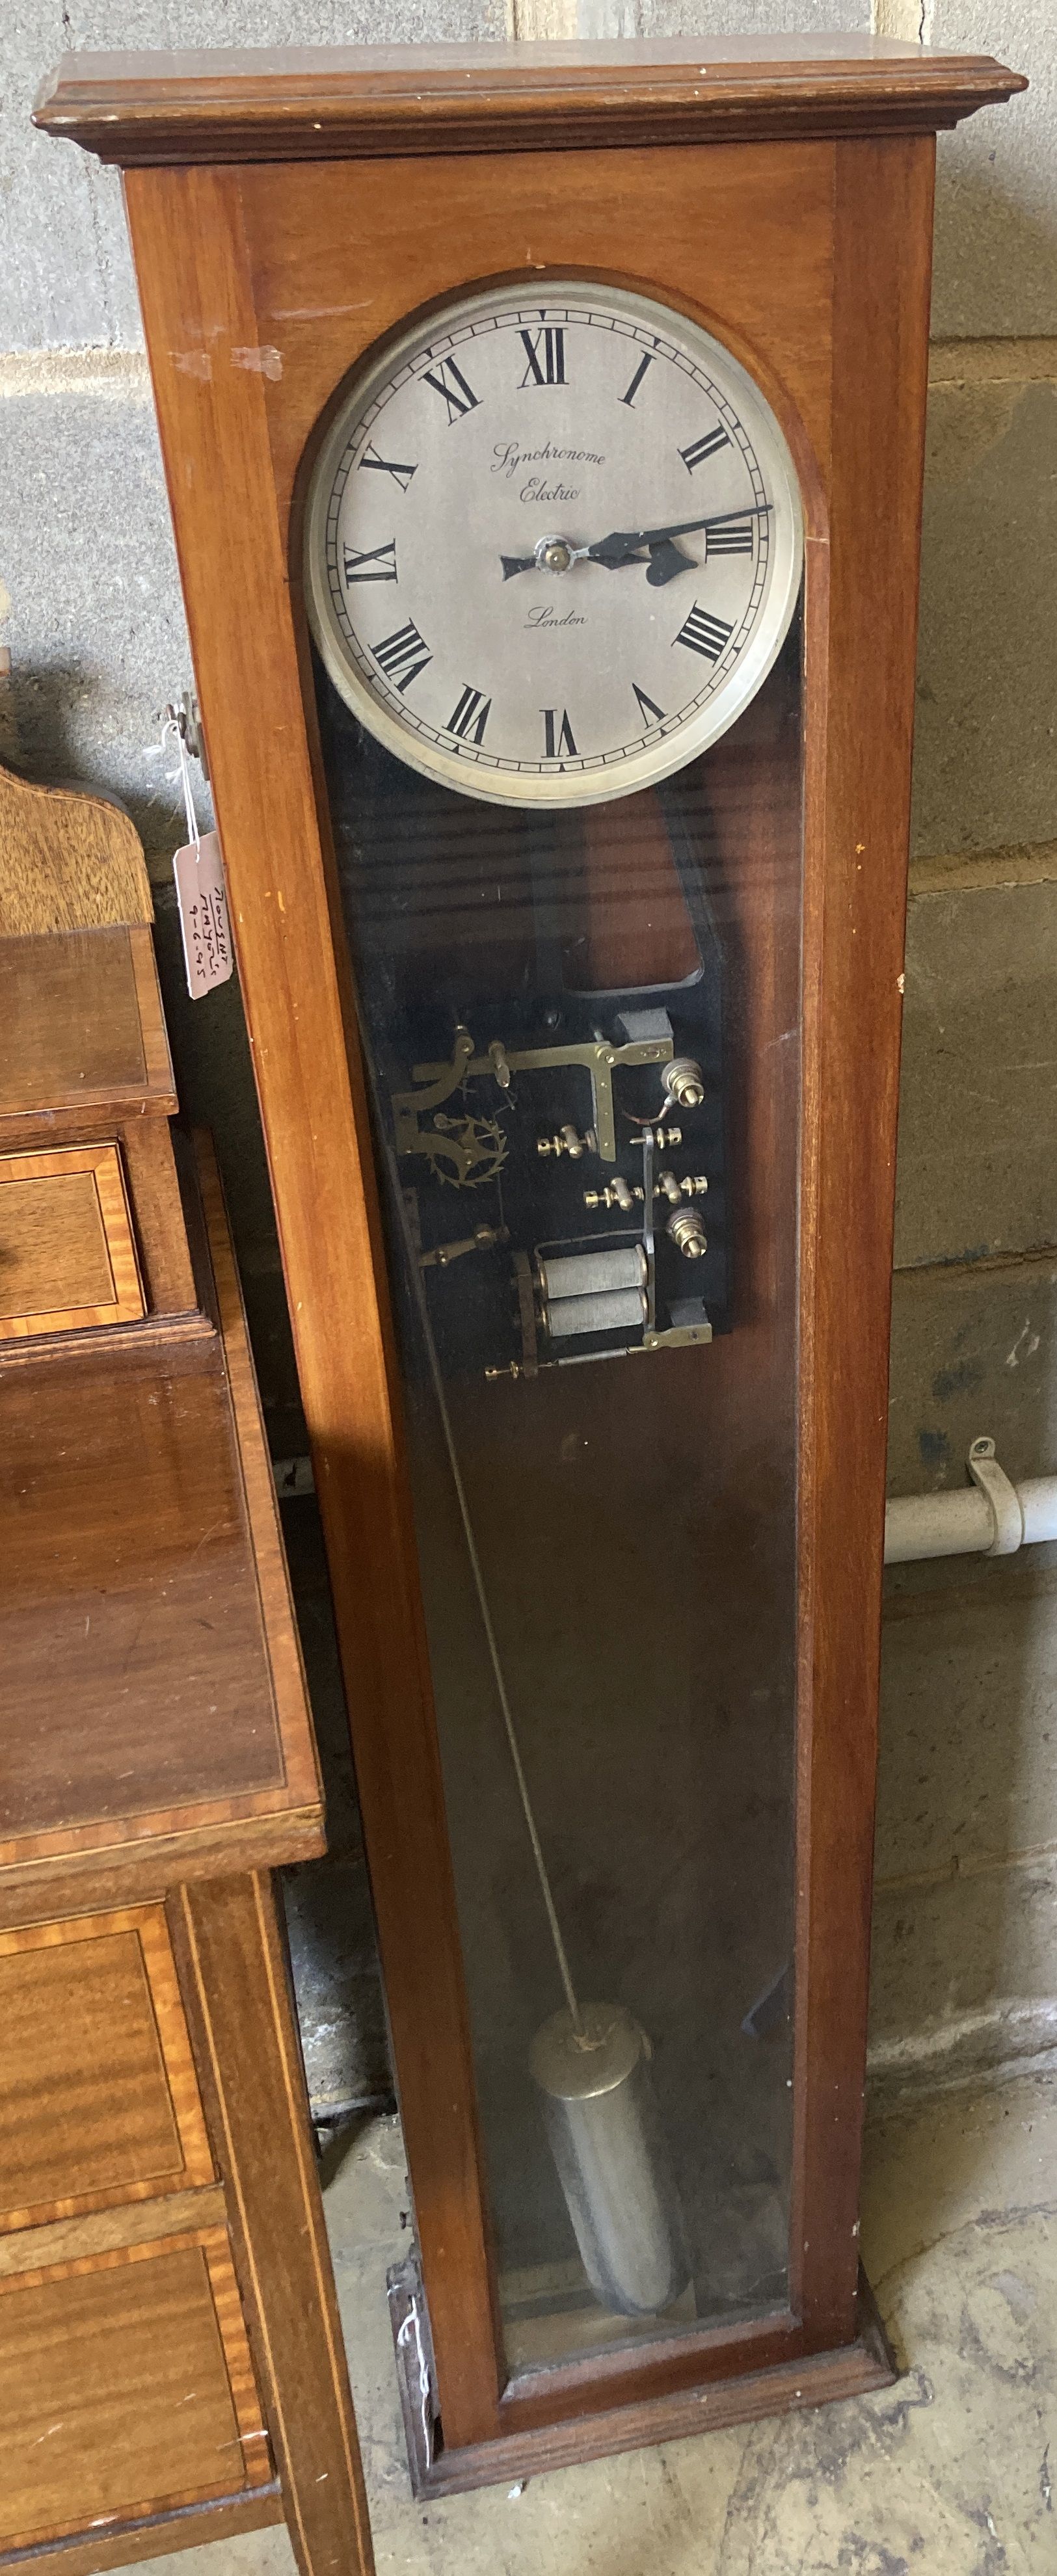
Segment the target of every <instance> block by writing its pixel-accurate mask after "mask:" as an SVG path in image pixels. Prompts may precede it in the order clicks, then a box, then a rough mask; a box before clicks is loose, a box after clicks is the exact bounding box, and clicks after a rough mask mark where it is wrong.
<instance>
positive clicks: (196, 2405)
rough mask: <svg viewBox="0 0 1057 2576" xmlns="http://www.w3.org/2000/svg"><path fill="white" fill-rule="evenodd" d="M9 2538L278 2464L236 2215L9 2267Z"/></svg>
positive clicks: (168, 2504) (149, 2507)
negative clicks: (230, 2228)
mask: <svg viewBox="0 0 1057 2576" xmlns="http://www.w3.org/2000/svg"><path fill="white" fill-rule="evenodd" d="M0 2424H2V2425H3V2440H2V2443H0V2540H2V2542H3V2544H4V2547H5V2549H12V2548H17V2547H19V2546H23V2545H28V2546H31V2545H32V2544H33V2543H34V2542H35V2541H40V2540H42V2539H44V2538H60V2537H62V2536H63V2535H64V2534H66V2533H71V2532H76V2531H81V2530H86V2529H88V2528H89V2527H93V2529H94V2533H95V2536H97V2537H98V2533H99V2525H100V2524H102V2523H107V2522H110V2521H112V2520H122V2521H124V2520H126V2519H128V2520H131V2519H135V2518H138V2517H139V2516H141V2515H144V2514H150V2513H158V2512H162V2511H166V2510H172V2509H173V2508H174V2507H178V2506H181V2505H187V2504H193V2503H196V2502H203V2503H204V2502H206V2501H207V2500H208V2499H209V2498H211V2497H215V2496H230V2495H237V2494H238V2493H239V2492H240V2491H241V2492H244V2491H245V2490H246V2489H247V2488H253V2487H256V2486H259V2485H262V2484H263V2483H264V2482H265V2481H266V2480H267V2479H269V2478H270V2477H271V2475H272V2466H271V2459H270V2455H269V2449H268V2442H267V2436H266V2434H265V2430H264V2425H263V2421H262V2417H261V2411H260V2405H259V2402H258V2398H257V2392H256V2385H255V2381H254V2376H253V2367H252V2362H251V2359H250V2352H249V2346H248V2343H247V2340H246V2331H245V2327H244V2324H243V2320H242V2311H241V2307H240V2304H239V2296H238V2288H237V2284H236V2281H235V2275H234V2272H233V2269H232V2264H231V2255H230V2249H229V2246H228V2240H227V2234H226V2231H225V2229H224V2228H222V2227H210V2228H201V2229H198V2230H196V2231H194V2232H192V2233H189V2234H186V2235H183V2236H176V2237H170V2238H169V2239H168V2240H167V2241H165V2240H162V2241H159V2242H158V2243H156V2244H147V2245H136V2246H130V2247H122V2248H120V2249H118V2250H116V2251H114V2252H112V2253H107V2254H101V2255H97V2256H95V2257H92V2258H90V2259H88V2260H86V2261H84V2262H79V2263H69V2264H63V2265H58V2266H55V2267H52V2268H50V2269H44V2270H41V2271H39V2272H31V2273H23V2274H21V2275H20V2276H16V2277H15V2278H13V2279H8V2280H4V2279H0Z"/></svg>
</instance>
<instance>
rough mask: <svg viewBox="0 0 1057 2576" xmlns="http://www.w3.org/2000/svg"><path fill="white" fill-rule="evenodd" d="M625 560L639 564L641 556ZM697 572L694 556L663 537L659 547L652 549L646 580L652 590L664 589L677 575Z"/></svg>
mask: <svg viewBox="0 0 1057 2576" xmlns="http://www.w3.org/2000/svg"><path fill="white" fill-rule="evenodd" d="M623 560H624V562H625V563H639V562H641V556H639V555H625V556H624V558H623ZM696 570H697V566H696V564H695V562H694V558H693V556H692V555H688V554H686V553H684V550H683V548H682V546H677V545H676V544H675V542H674V540H673V539H672V538H671V537H662V538H661V540H660V543H659V544H658V545H652V546H651V547H650V568H649V571H648V573H647V575H646V579H647V581H648V582H649V584H650V587H651V589H652V590H661V589H663V587H664V584H665V582H666V581H674V580H675V577H676V574H677V573H680V572H696Z"/></svg>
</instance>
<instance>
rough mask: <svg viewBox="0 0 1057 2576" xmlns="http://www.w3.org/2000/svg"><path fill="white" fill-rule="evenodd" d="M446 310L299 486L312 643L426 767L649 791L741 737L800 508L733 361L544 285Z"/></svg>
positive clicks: (768, 650) (355, 406)
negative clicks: (723, 740) (713, 745)
mask: <svg viewBox="0 0 1057 2576" xmlns="http://www.w3.org/2000/svg"><path fill="white" fill-rule="evenodd" d="M531 295H532V298H533V299H534V300H530V293H529V290H527V289H526V290H525V291H524V292H519V291H517V290H512V289H509V288H508V289H506V290H504V291H503V292H502V293H501V294H500V293H498V292H497V293H490V294H484V295H474V296H470V297H466V298H463V299H461V300H460V301H459V302H458V303H457V304H452V305H449V306H448V307H447V308H446V309H445V310H444V311H443V312H441V313H434V314H433V315H432V317H431V318H430V320H429V322H428V323H427V324H424V325H423V326H421V327H420V328H419V329H418V330H416V331H415V332H413V333H410V334H408V335H407V336H406V337H405V338H403V339H402V340H400V341H399V342H397V343H396V344H395V345H392V344H391V345H390V347H389V348H388V349H387V351H386V353H385V355H384V357H382V358H380V359H378V360H376V361H375V362H374V363H372V364H371V365H370V366H369V367H367V368H365V369H364V370H362V371H361V372H360V374H359V375H358V376H357V378H356V379H355V381H354V382H353V383H352V385H351V386H350V388H349V391H348V393H347V395H346V397H345V400H344V401H343V403H342V405H341V408H340V410H339V412H338V414H337V417H336V419H335V420H334V422H333V423H332V425H331V428H330V430H329V431H328V433H327V437H326V439H325V442H324V445H323V448H322V451H321V454H320V456H319V458H318V460H317V463H316V466H315V470H314V473H313V478H312V486H311V494H310V501H309V510H308V523H307V538H306V590H307V599H308V610H309V617H310V621H311V625H312V631H313V634H314V636H315V639H316V643H317V645H318V647H319V650H320V653H321V654H322V657H323V660H324V662H325V664H326V667H327V669H328V671H329V673H330V675H331V678H332V679H333V680H334V682H335V684H336V686H337V687H338V689H340V691H341V693H342V695H343V697H344V698H345V699H346V700H347V701H348V704H349V705H350V706H351V707H352V708H353V709H354V711H355V713H356V714H357V715H358V716H359V717H360V718H361V719H362V721H363V723H364V724H365V725H367V726H369V727H370V730H371V731H372V732H373V733H374V734H376V735H377V736H378V738H379V739H380V740H381V741H382V742H384V743H385V744H386V745H387V746H388V748H389V749H390V750H392V751H395V752H396V753H398V754H399V755H400V757H401V758H403V759H405V760H407V761H410V762H411V763H412V764H413V766H414V767H415V768H417V769H420V770H423V771H425V772H426V773H427V775H428V776H430V777H432V778H437V779H441V780H443V781H444V782H445V784H447V785H449V786H452V787H457V788H460V789H462V790H463V791H464V792H465V793H467V794H469V795H472V796H479V797H485V798H491V799H493V800H495V801H497V802H499V803H502V804H507V805H535V806H540V805H568V804H573V805H581V804H589V803H595V802H598V801H599V800H601V799H602V798H605V797H609V796H626V795H628V794H629V793H631V792H632V791H633V790H634V789H636V788H639V787H645V786H648V785H649V784H650V783H651V782H652V781H653V780H654V779H657V778H661V777H664V776H665V775H666V774H667V773H668V772H669V771H670V770H673V769H676V768H678V767H680V766H681V765H682V763H683V762H684V761H686V760H689V759H691V758H692V757H693V756H694V755H695V754H696V753H697V752H699V751H702V750H704V749H705V747H706V745H707V744H708V743H710V742H714V741H715V740H716V738H717V736H718V735H719V734H721V733H724V732H725V731H726V729H727V727H728V726H729V725H731V724H733V722H734V720H735V718H736V717H737V716H738V715H739V714H740V713H741V711H742V709H743V708H744V707H745V706H746V705H747V704H748V702H749V700H750V698H752V697H753V696H754V695H755V692H756V690H757V689H758V688H759V687H760V684H761V682H762V681H763V679H764V678H765V677H766V674H767V672H768V671H769V669H770V667H771V664H772V662H773V661H774V659H775V656H776V654H777V652H778V651H779V648H780V646H781V644H782V641H783V638H784V636H785V634H786V632H787V630H788V626H789V622H790V619H791V617H792V614H793V609H794V607H795V604H796V599H797V594H798V590H799V583H800V573H801V564H802V556H803V538H802V523H801V513H800V500H799V491H798V487H797V481H796V475H795V471H794V468H793V464H792V460H791V458H790V455H789V451H788V448H787V447H786V444H785V440H784V438H783V436H782V433H781V431H780V429H779V427H778V424H777V422H776V420H775V418H774V415H773V413H772V412H771V411H770V409H769V407H768V405H767V404H766V402H765V401H764V399H763V397H762V395H761V394H760V392H759V389H758V387H757V386H756V385H755V384H754V383H753V381H752V379H751V377H750V376H749V375H748V373H747V372H746V370H745V368H744V367H742V366H741V365H740V364H739V362H738V361H737V360H736V359H735V358H733V357H732V356H731V355H730V352H729V351H728V350H726V349H724V348H722V347H721V346H720V344H719V342H718V341H716V340H713V339H711V338H710V337H709V336H708V334H707V333H705V332H704V331H701V330H699V329H698V328H697V326H696V324H694V323H691V322H688V321H687V320H686V319H685V318H684V316H683V315H681V314H677V313H674V312H671V311H670V310H669V309H668V308H667V307H666V306H662V305H659V304H654V303H652V302H650V301H649V300H648V299H647V298H645V297H642V296H635V295H630V294H626V293H624V292H623V291H621V290H618V289H616V288H613V287H602V286H598V287H593V286H591V285H590V284H585V282H584V281H583V280H582V279H581V280H579V281H577V282H575V283H573V282H565V281H553V280H552V281H548V282H547V283H546V284H545V286H540V287H534V288H532V290H531Z"/></svg>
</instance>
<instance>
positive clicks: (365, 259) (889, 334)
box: [38, 38, 1022, 2491]
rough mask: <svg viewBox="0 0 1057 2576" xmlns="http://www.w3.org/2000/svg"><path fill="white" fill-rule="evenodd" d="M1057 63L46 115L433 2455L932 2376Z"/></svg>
mask: <svg viewBox="0 0 1057 2576" xmlns="http://www.w3.org/2000/svg"><path fill="white" fill-rule="evenodd" d="M702 49H703V50H704V51H705V52H706V53H707V57H708V59H707V61H706V62H702V61H701V59H700V55H701V51H702ZM1020 86H1022V84H1021V83H1020V82H1019V81H1018V80H1017V79H1016V78H1015V77H1014V76H1013V75H1012V74H1010V73H1008V72H1006V71H1004V70H1002V69H1001V67H1000V66H998V65H997V64H995V63H993V62H991V61H989V60H986V59H981V58H976V57H973V58H954V57H950V56H942V55H929V54H927V53H923V52H921V51H919V50H918V49H916V48H913V47H910V46H905V47H901V46H899V45H892V44H888V45H886V44H881V43H877V44H871V43H868V42H866V41H863V42H861V43H859V44H856V43H855V42H854V40H850V39H843V38H842V39H840V40H839V42H838V41H837V40H833V41H829V42H826V41H824V40H819V41H818V42H817V43H813V42H812V41H811V40H807V39H805V40H802V41H801V42H800V43H799V44H797V43H795V42H790V43H787V44H783V45H781V46H777V47H776V48H775V49H774V51H773V52H771V53H770V54H768V55H767V57H766V58H760V57H759V56H758V55H757V54H755V53H754V51H753V49H752V47H751V46H750V45H749V44H747V43H744V44H741V45H738V44H724V45H721V46H715V45H713V44H712V43H711V42H710V41H707V42H706V40H704V39H703V40H702V42H701V46H698V45H697V44H696V43H690V44H674V45H659V44H658V45H647V44H642V45H639V44H624V45H611V46H604V45H600V46H564V47H563V46H544V47H525V48H520V49H507V48H504V47H502V46H493V47H486V48H481V49H479V50H472V51H463V50H461V49H457V48H441V49H438V50H436V51H430V52H425V53H422V52H417V51H413V50H411V49H404V50H399V49H398V50H396V51H393V52H387V53H374V52H369V51H360V52H357V51H352V52H347V53H320V54H309V53H303V54H286V55H275V56H268V55H253V54H245V55H228V54H218V55H216V56H210V55H206V54H203V55H184V56H172V57H168V56H162V55H157V56H154V55H149V56H142V57H128V58H120V57H119V58H107V57H91V56H88V57H80V58H78V59H75V60H72V61H70V62H69V63H67V64H66V65H65V66H64V67H63V69H62V71H61V72H60V73H59V75H58V76H57V78H56V80H55V82H54V83H53V84H52V85H51V87H50V89H49V91H48V93H47V95H46V97H45V99H44V100H43V101H42V103H41V105H40V107H39V109H38V121H39V122H41V123H42V124H44V125H46V126H47V127H48V128H49V129H50V130H51V131H52V132H53V133H55V134H65V135H68V136H72V137H73V138H74V139H75V140H77V141H78V142H80V143H81V144H83V145H84V146H86V147H87V148H88V149H90V150H92V151H94V152H97V153H99V154H100V155H101V156H102V158H104V159H105V160H109V161H116V162H118V163H120V164H121V165H122V166H123V167H124V169H125V170H126V172H127V178H126V193H127V202H128V211H129V218H130V223H131V227H132V234H133V241H134V246H135V255H136V263H137V269H138V274H139V283H140V291H141V296H142V301H143V310H144V317H145V322H146V330H147V340H148V347H149V351H150V359H151V366H152V369H153V376H154V384H155V391H156V396H157V403H158V411H159V417H160V422H161V432H162V441H163V447H164V453H165V460H166V468H167V474H168V481H169V490H170V495H171V499H172V506H173V514H174V518H175V523H176V535H177V544H178V548H179V555H180V563H181V569H182V575H183V582H184V589H185V595H186V600H187V607H188V614H189V618H190V624H191V632H192V639H193V646H194V654H195V664H196V670H197V677H198V686H199V690H200V694H201V700H202V705H203V709H204V714H205V721H206V725H207V727H208V734H209V749H210V763H211V770H212V777H213V784H214V790H215V796H216V804H217V813H218V818H219V825H220V831H221V834H222V838H223V845H224V854H225V863H226V867H227V871H228V877H229V883H230V892H231V899H232V910H233V917H234V922H235V927H236V936H237V943H238V954H239V965H240V971H241V976H242V983H243V991H244V995H245V1001H246V1009H247V1015H248V1019H249V1024H250V1030H251V1035H252V1041H253V1049H254V1060H255V1065H256V1072H257V1081H258V1085H259V1092H260V1102H261V1110H262V1116H263V1120H264V1127H265V1133H266V1137H267V1143H268V1152H269V1157H270V1163H271V1172H272V1180H273V1185H274V1191H275V1199H276V1206H277V1211H278V1219H279V1227H280V1234H281V1239H282V1247H283V1257H284V1261H285V1266H286V1275H287V1282H288V1286H289V1291H290V1301H291V1308H292V1313H293V1319H294V1329H295V1334H296V1337H297V1347H298V1354H299V1362H300V1370H301V1382H302V1387H303V1391H304V1400H305V1408H306V1413H307V1416H308V1420H309V1425H310V1429H311V1434H312V1441H313V1450H314V1457H315V1466H316V1479H317V1485H318V1491H319V1497H320V1504H321V1508H322V1512H323V1518H324V1524H325V1529H326V1536H327V1545H328V1551H329V1559H330V1569H331V1577H332V1583H333V1591H334V1601H335V1609H336V1613H337V1620H338V1627H339V1631H340V1637H341V1646H342V1653H343V1657H344V1664H345V1673H346V1680H347V1685H348V1697H349V1708H350V1717H351V1723H352V1731H353V1738H354V1747H355V1754H356V1764H357V1773H358V1779H359V1787H360V1794H361V1799H362V1807H363V1820H364V1831H365V1835H366V1840H367V1849H368V1855H369V1861H370V1869H371V1877H372V1884H373V1889H374V1897H375V1904H376V1909H377V1917H378V1927H379V1935H380V1942H381V1952H382V1960H383V1968H384V1975H385V1983H386V1991H387V1996H388V2005H389V2013H390V2019H391V2027H392V2035H393V2047H394V2053H395V2061H396V2072H397V2081H398V2086H399V2093H400V2103H401V2110H402V2114H403V2121H404V2129H405V2135H406V2141H407V2153H408V2161H409V2169H410V2178H411V2189H412V2194H413V2203H414V2219H415V2236H414V2247H413V2252H412V2255H411V2257H410V2259H409V2261H408V2263H407V2264H406V2265H405V2266H404V2267H403V2270H402V2271H401V2273H400V2274H399V2275H398V2276H397V2277H396V2278H395V2279H394V2282H393V2286H392V2302H393V2312H394V2329H395V2351H396V2357H397V2363H398V2367H399V2369H400V2372H401V2377H402V2384H403V2389H404V2396H405V2418H406V2423H407V2428H408V2439H409V2448H410V2452H411V2459H412V2468H413V2475H414V2478H415V2481H416V2485H417V2486H418V2488H419V2489H420V2490H421V2491H426V2490H431V2491H432V2490H437V2489H443V2488H445V2487H449V2488H451V2487H458V2486H462V2485H467V2484H471V2483H474V2482H479V2481H483V2480H487V2479H489V2478H507V2477H510V2476H512V2475H513V2476H517V2475H522V2474H524V2473H525V2472H526V2471H528V2470H529V2469H531V2468H534V2467H540V2466H544V2465H548V2464H555V2463H558V2462H561V2461H563V2460H571V2459H576V2458H582V2457H585V2456H587V2455H589V2454H591V2453H597V2452H601V2451H605V2450H616V2449H619V2448H621V2447H625V2446H628V2445H631V2444H634V2443H642V2442H647V2441H652V2440H656V2439H661V2438H669V2437H671V2436H673V2435H675V2434H678V2433H681V2432H685V2431H687V2430H690V2429H696V2428H699V2427H708V2426H711V2425H721V2424H724V2423H730V2422H732V2421H734V2420H736V2419H738V2418H740V2417H743V2416H746V2415H751V2414H757V2413H762V2412H765V2411H767V2410H768V2409H777V2408H782V2407H788V2406H793V2405H800V2404H808V2403H811V2402H812V2401H814V2400H818V2399H821V2398H824V2397H827V2396H838V2395H844V2394H847V2393H848V2392H850V2391H854V2390H862V2389H866V2388H869V2387H871V2386H876V2385H878V2384H879V2383H880V2382H881V2381H883V2380H884V2379H885V2378H886V2377H887V2376H888V2375H889V2374H890V2370H891V2362H890V2358H889V2356H888V2354H887V2351H886V2348H885V2346H884V2342H883V2338H882V2336H881V2334H880V2331H879V2329H878V2327H877V2324H876V2322H875V2321H874V2319H873V2317H872V2313H871V2310H870V2304H869V2298H868V2293H867V2292H866V2290H865V2287H864V2285H863V2284H862V2282H861V2279H860V2273H859V2258H858V2183H859V2155H860V2133H861V2122H862V2098H863V2074H864V2060H865V2024H866V1992H867V1968H868V1927H869V1911H870V1867H871V1842H872V1828H873V1799H874V1748H875V1720H876V1704H877V1663H878V1630H879V1597H880V1577H881V1557H882V1513H883V1502H882V1497H883V1474H884V1446H885V1394H886V1366H887V1328H888V1299H889V1272H890V1262H891V1230H892V1194H893V1191H892V1184H893V1156H894V1144H895V1108H896V1082H897V1071H898V1048H899V1019H900V983H901V967H902V944H903V914H904V897H905V873H906V847H907V809H908V787H909V770H910V743H911V720H912V692H913V665H914V633H915V602H916V584H917V557H918V530H919V509H920V485H921V456H922V430H923V416H924V403H925V385H926V356H927V322H928V291H929V258H930V237H931V196H932V176H933V158H934V134H935V129H936V128H937V127H938V126H946V125H951V124H954V123H955V122H956V121H957V120H958V118H960V117H962V116H965V115H968V114H969V113H971V112H972V111H973V110H975V109H976V108H978V107H982V106H986V105H988V104H989V103H993V102H997V101H999V100H1001V99H1004V98H1006V97H1008V96H1009V94H1010V93H1011V92H1012V91H1013V90H1015V89H1017V88H1018V87H1020Z"/></svg>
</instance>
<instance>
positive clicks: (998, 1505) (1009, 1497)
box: [965, 1440, 1024, 1556]
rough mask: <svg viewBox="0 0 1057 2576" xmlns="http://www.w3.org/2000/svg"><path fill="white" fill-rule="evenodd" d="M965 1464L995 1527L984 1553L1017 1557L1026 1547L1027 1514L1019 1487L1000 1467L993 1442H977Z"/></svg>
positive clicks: (973, 1445)
mask: <svg viewBox="0 0 1057 2576" xmlns="http://www.w3.org/2000/svg"><path fill="white" fill-rule="evenodd" d="M965 1463H966V1466H967V1467H968V1470H969V1474H970V1476H971V1477H972V1480H973V1483H974V1485H979V1488H980V1491H981V1493H982V1494H984V1495H985V1496H986V1499H987V1502H988V1504H989V1505H990V1509H991V1514H992V1518H993V1520H994V1524H995V1535H994V1541H993V1544H992V1546H990V1547H986V1548H985V1549H984V1550H983V1554H984V1555H985V1556H1015V1555H1016V1552H1017V1549H1018V1547H1020V1546H1022V1544H1023V1539H1024V1514H1023V1511H1022V1509H1021V1502H1020V1496H1019V1494H1018V1492H1017V1489H1016V1486H1015V1485H1012V1484H1011V1483H1010V1480H1009V1477H1008V1476H1007V1474H1006V1471H1005V1468H1004V1467H1000V1466H999V1463H998V1460H997V1458H996V1456H995V1444H994V1441H993V1440H974V1441H973V1444H972V1448H971V1449H970V1451H969V1455H968V1458H967V1459H966V1462H965Z"/></svg>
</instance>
